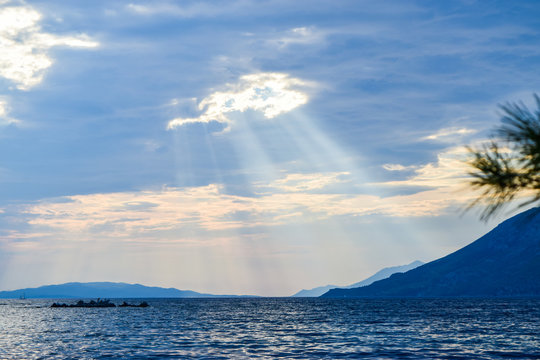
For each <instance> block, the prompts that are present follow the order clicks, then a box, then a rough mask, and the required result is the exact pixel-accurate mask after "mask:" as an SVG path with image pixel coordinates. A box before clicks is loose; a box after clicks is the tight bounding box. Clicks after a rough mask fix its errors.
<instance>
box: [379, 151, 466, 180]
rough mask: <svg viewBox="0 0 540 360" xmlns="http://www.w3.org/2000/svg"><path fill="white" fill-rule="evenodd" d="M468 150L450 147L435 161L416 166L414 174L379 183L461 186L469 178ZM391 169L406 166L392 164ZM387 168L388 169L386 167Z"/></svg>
mask: <svg viewBox="0 0 540 360" xmlns="http://www.w3.org/2000/svg"><path fill="white" fill-rule="evenodd" d="M467 155H468V151H467V149H466V148H464V147H463V146H458V147H452V148H449V149H446V150H445V151H443V152H441V153H439V154H438V155H437V161H436V162H432V163H428V164H425V165H422V166H418V167H416V169H415V170H414V172H415V174H414V175H413V176H412V177H410V178H408V179H406V180H399V181H389V182H384V183H381V184H382V185H386V186H418V187H432V188H442V187H452V188H456V187H461V186H463V185H464V184H465V181H466V180H467V179H468V178H469V175H468V171H469V170H470V169H469V166H468V165H467V162H466V161H467V159H468V158H467ZM391 166H392V167H393V169H396V170H398V169H399V170H401V168H400V167H402V168H403V170H404V169H407V168H408V167H405V166H402V165H399V164H393V165H391ZM409 168H410V167H409ZM387 170H388V169H387Z"/></svg>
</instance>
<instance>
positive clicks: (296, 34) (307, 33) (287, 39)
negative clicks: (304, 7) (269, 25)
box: [270, 26, 326, 47]
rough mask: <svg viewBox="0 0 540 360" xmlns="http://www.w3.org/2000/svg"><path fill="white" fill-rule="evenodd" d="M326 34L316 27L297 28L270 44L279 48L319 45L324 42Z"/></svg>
mask: <svg viewBox="0 0 540 360" xmlns="http://www.w3.org/2000/svg"><path fill="white" fill-rule="evenodd" d="M325 37H326V34H325V33H324V32H323V31H320V30H317V29H316V28H315V27H304V26H303V27H297V28H293V29H290V30H288V31H287V32H286V33H285V34H283V36H281V37H279V38H278V39H275V40H271V41H270V42H273V43H276V44H277V45H278V46H279V47H287V46H289V45H291V44H305V45H307V44H317V43H321V42H322V41H324V39H325Z"/></svg>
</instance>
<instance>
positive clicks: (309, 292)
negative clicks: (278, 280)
mask: <svg viewBox="0 0 540 360" xmlns="http://www.w3.org/2000/svg"><path fill="white" fill-rule="evenodd" d="M423 264H424V262H422V261H420V260H415V261H413V262H412V263H410V264H406V265H398V266H390V267H385V268H383V269H381V270H379V271H377V272H376V273H375V274H373V275H371V276H370V277H368V278H366V279H364V280H362V281H359V282H356V283H354V284H351V285H347V286H337V285H324V286H318V287H315V288H312V289H302V290H300V291H298V292H297V293H296V294H294V295H292V296H291V297H317V296H321V295H323V294H324V293H326V292H327V291H329V290H331V289H351V288H355V287H360V286H367V285H370V284H372V283H374V282H375V281H377V280H382V279H386V278H387V277H389V276H391V275H392V274H395V273H398V272H406V271H409V270H412V269H414V268H416V267H418V266H420V265H423Z"/></svg>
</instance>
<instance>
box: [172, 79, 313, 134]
mask: <svg viewBox="0 0 540 360" xmlns="http://www.w3.org/2000/svg"><path fill="white" fill-rule="evenodd" d="M306 85H308V84H307V83H306V82H305V81H302V80H300V79H297V78H292V77H289V75H287V74H282V73H258V74H250V75H244V76H242V77H240V79H239V81H238V83H236V84H228V85H227V90H226V91H216V92H214V93H212V94H210V95H209V96H207V97H205V98H204V99H203V100H202V101H201V102H199V110H200V111H202V112H203V113H202V114H201V115H200V116H199V117H195V118H175V119H173V120H171V121H169V123H168V125H167V129H174V128H177V127H179V126H183V125H186V124H190V123H209V122H211V121H217V122H220V123H223V124H225V125H227V128H228V127H229V126H230V124H231V122H232V120H231V119H230V118H229V117H227V114H228V113H231V112H234V111H239V112H244V111H247V110H255V111H260V112H262V113H263V115H264V116H265V117H266V118H267V119H272V118H274V117H276V116H278V115H281V114H284V113H287V112H289V111H291V110H293V109H295V108H297V107H298V106H300V105H303V104H305V103H307V101H308V96H307V94H305V93H303V92H301V91H300V90H298V89H297V88H296V87H300V86H306Z"/></svg>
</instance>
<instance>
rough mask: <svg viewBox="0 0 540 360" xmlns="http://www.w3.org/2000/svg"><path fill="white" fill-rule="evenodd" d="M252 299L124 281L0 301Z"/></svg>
mask: <svg viewBox="0 0 540 360" xmlns="http://www.w3.org/2000/svg"><path fill="white" fill-rule="evenodd" d="M244 296H246V297H251V296H250V295H214V294H206V293H199V292H196V291H193V290H179V289H176V288H172V287H170V288H164V287H158V286H146V285H141V284H128V283H124V282H109V281H101V282H68V283H63V284H54V285H43V286H39V287H34V288H25V289H17V290H7V291H0V298H3V299H14V298H20V297H25V298H43V299H44V298H50V299H69V298H200V297H204V298H209V297H244Z"/></svg>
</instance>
